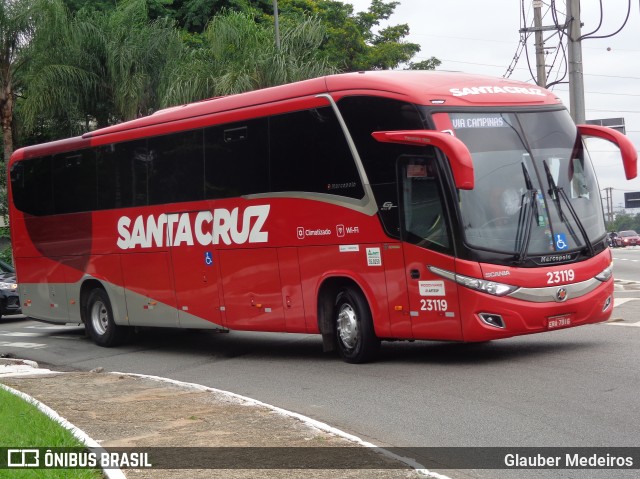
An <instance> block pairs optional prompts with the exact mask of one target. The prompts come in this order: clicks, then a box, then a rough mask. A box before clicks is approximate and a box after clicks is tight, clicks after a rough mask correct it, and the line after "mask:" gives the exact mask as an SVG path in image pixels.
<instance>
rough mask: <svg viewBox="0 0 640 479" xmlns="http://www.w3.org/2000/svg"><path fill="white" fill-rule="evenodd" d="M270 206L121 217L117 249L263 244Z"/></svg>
mask: <svg viewBox="0 0 640 479" xmlns="http://www.w3.org/2000/svg"><path fill="white" fill-rule="evenodd" d="M270 208H271V206H270V205H256V206H248V207H247V208H245V209H244V210H243V211H242V212H241V211H240V208H234V209H232V210H231V211H229V210H227V209H224V208H216V209H214V210H213V211H199V212H197V213H179V214H171V215H167V214H164V213H163V214H161V215H158V216H155V215H148V216H144V215H140V216H138V217H136V218H135V219H131V218H129V217H128V216H122V217H120V219H119V220H118V235H119V236H118V241H117V245H118V248H120V249H133V248H152V247H154V246H155V247H164V246H182V245H187V246H193V245H194V244H195V243H198V244H201V245H203V246H207V245H216V244H221V243H224V244H226V245H230V244H245V243H266V242H267V241H268V240H269V232H268V231H263V229H262V228H263V227H264V224H265V222H266V220H267V218H268V217H269V209H270Z"/></svg>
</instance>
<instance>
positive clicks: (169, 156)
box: [148, 130, 204, 205]
mask: <svg viewBox="0 0 640 479" xmlns="http://www.w3.org/2000/svg"><path fill="white" fill-rule="evenodd" d="M203 155H204V149H203V132H202V130H195V131H187V132H182V133H176V134H173V135H166V136H158V137H155V138H149V158H150V161H149V163H148V174H149V204H151V205H157V204H161V203H175V202H179V201H195V200H201V199H203V198H204V178H203V176H204V156H203Z"/></svg>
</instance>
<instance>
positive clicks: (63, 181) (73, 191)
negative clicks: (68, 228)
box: [53, 150, 97, 214]
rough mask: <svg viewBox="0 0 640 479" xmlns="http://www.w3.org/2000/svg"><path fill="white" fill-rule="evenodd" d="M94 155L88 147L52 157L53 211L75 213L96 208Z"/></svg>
mask: <svg viewBox="0 0 640 479" xmlns="http://www.w3.org/2000/svg"><path fill="white" fill-rule="evenodd" d="M96 186H97V178H96V157H95V153H94V152H93V151H92V150H80V151H73V152H70V153H63V154H60V155H55V156H54V157H53V198H54V211H55V213H58V214H60V213H76V212H78V211H90V210H93V209H95V208H96V204H97V194H96Z"/></svg>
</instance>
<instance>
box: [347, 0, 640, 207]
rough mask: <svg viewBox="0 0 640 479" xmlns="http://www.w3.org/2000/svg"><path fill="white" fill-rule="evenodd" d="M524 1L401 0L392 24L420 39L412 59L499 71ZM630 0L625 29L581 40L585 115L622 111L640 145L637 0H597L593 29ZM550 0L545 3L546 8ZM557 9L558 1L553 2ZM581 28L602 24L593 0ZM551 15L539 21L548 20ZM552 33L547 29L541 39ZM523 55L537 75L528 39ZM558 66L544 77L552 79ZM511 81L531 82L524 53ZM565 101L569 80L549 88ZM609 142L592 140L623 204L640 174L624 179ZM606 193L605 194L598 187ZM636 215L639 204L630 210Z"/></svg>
mask: <svg viewBox="0 0 640 479" xmlns="http://www.w3.org/2000/svg"><path fill="white" fill-rule="evenodd" d="M344 1H345V3H351V4H352V5H353V6H354V9H355V11H363V10H366V9H367V8H368V6H369V5H370V3H371V1H370V0H344ZM521 1H522V0H482V1H480V0H446V1H434V0H399V3H400V5H398V6H397V7H396V10H395V13H394V15H393V16H392V17H391V19H390V21H389V23H390V24H398V23H408V24H409V27H410V29H411V34H410V35H409V37H408V41H411V42H415V43H419V44H420V45H421V46H422V51H421V52H420V53H419V54H418V55H417V56H416V60H422V59H426V58H430V57H432V56H435V57H436V58H438V59H439V60H441V61H442V65H441V66H440V67H438V70H450V71H464V72H467V73H478V74H484V75H492V76H497V77H502V76H503V75H505V73H506V71H507V68H508V67H509V65H510V64H511V62H512V60H513V58H514V55H515V53H516V50H517V48H518V44H519V41H520V33H519V29H520V27H521V25H520V22H521V20H520V18H521V8H522V4H521ZM523 1H524V6H525V12H526V18H527V24H528V25H530V22H531V21H532V19H533V9H532V0H523ZM629 1H631V14H630V16H629V20H628V22H627V24H626V26H625V27H624V29H623V30H622V31H621V32H620V33H619V34H617V35H615V36H613V37H611V38H605V39H590V40H584V41H583V42H582V55H583V63H584V73H585V75H584V84H585V103H586V117H587V119H588V120H590V119H600V118H618V117H624V119H625V122H626V128H627V135H628V136H629V137H630V138H631V140H632V141H633V142H634V144H635V145H636V149H640V2H639V1H638V0H603V1H602V3H603V8H604V18H603V22H602V26H601V28H600V30H599V31H598V33H597V34H596V35H608V34H611V33H613V32H615V31H616V30H617V29H618V28H620V27H621V26H622V24H623V23H624V20H625V16H626V14H627V8H628V4H629ZM549 3H550V2H549V0H545V1H544V4H543V9H542V11H543V13H544V12H546V11H547V10H548V4H549ZM556 5H557V8H558V9H559V10H562V11H563V12H564V11H565V10H566V7H565V5H566V2H565V1H564V0H556ZM581 7H582V11H581V15H582V23H583V24H584V26H583V28H582V33H583V34H587V33H589V32H592V31H593V30H595V29H596V28H597V27H598V23H599V22H600V2H599V0H581ZM551 24H553V20H552V18H551V15H550V13H548V14H547V15H546V16H545V18H544V19H543V25H551ZM548 36H550V34H549V33H548V34H546V35H545V38H546V37H548ZM557 44H558V39H557V36H555V37H553V38H550V39H549V40H548V41H547V42H546V43H545V47H546V48H548V49H549V53H548V55H547V62H546V63H547V64H551V62H552V61H553V57H554V56H555V49H554V48H555V47H556V46H557ZM528 49H529V53H530V55H529V58H530V62H531V65H532V68H533V70H534V75H535V56H534V52H535V49H534V46H533V38H531V39H530V40H529V42H528ZM557 72H558V68H556V69H554V73H552V74H551V76H550V77H549V81H553V80H555V79H556V74H557ZM510 78H512V79H514V80H521V81H528V82H531V83H534V80H533V79H532V76H531V74H530V73H529V68H528V66H527V61H526V55H525V54H524V53H523V54H522V55H521V57H520V60H519V62H518V63H517V65H516V68H515V70H514V71H513V73H512V74H511V77H510ZM552 90H553V91H554V92H556V93H557V95H558V96H559V97H560V98H562V100H563V102H564V103H565V105H567V107H568V106H569V93H568V91H569V87H568V85H567V84H561V85H557V86H555V87H553V88H552ZM611 150H612V146H610V144H608V143H606V142H605V143H602V142H598V143H597V144H594V145H592V152H593V156H594V163H595V167H596V171H597V174H598V177H599V182H600V188H607V187H613V188H615V190H614V208H616V209H617V208H618V207H619V206H621V205H622V204H623V201H624V200H623V196H624V195H623V194H624V192H625V191H640V178H636V179H634V180H631V181H626V179H625V177H624V171H623V169H622V164H621V161H620V160H619V159H616V158H619V157H616V156H615V155H612V154H611V153H607V151H609V152H610V151H611ZM603 194H604V193H603ZM629 212H631V213H640V210H639V209H635V210H630V211H629Z"/></svg>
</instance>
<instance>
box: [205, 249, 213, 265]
mask: <svg viewBox="0 0 640 479" xmlns="http://www.w3.org/2000/svg"><path fill="white" fill-rule="evenodd" d="M204 264H206V265H207V266H211V265H212V264H213V255H212V254H211V251H205V253H204Z"/></svg>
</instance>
